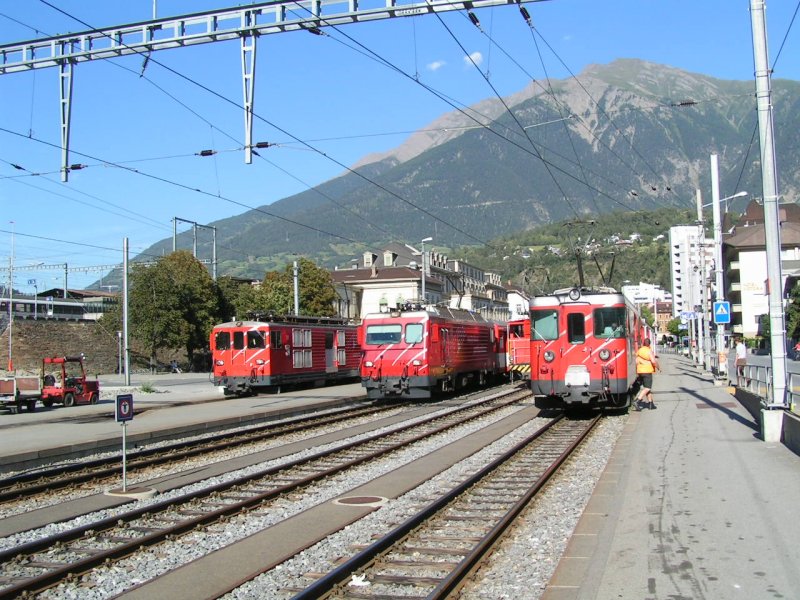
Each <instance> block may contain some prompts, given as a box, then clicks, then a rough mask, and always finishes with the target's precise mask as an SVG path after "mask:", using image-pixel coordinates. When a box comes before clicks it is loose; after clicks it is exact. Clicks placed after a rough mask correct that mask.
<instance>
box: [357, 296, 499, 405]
mask: <svg viewBox="0 0 800 600" xmlns="http://www.w3.org/2000/svg"><path fill="white" fill-rule="evenodd" d="M505 341H506V329H505V325H497V324H494V323H490V322H488V321H486V320H484V318H483V317H482V316H481V315H479V314H477V313H473V312H469V311H466V310H461V309H455V308H443V307H428V308H427V309H424V308H422V307H420V306H418V305H406V306H404V307H403V308H402V310H394V311H391V312H385V313H375V314H370V315H367V316H366V317H364V320H363V322H362V324H361V327H360V329H359V342H360V344H361V349H362V352H363V359H362V362H361V383H362V385H363V386H364V387H365V388H366V390H367V397H369V398H430V397H431V396H433V395H434V394H436V393H438V392H450V391H456V390H460V389H463V388H465V387H467V386H469V385H473V384H476V385H486V384H488V383H489V382H491V381H493V380H494V379H495V378H496V377H498V376H500V375H504V374H505V373H506V356H505V354H506V347H505Z"/></svg>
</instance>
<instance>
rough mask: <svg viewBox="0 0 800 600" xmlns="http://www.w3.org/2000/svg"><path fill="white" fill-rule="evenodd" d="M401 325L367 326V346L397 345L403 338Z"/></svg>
mask: <svg viewBox="0 0 800 600" xmlns="http://www.w3.org/2000/svg"><path fill="white" fill-rule="evenodd" d="M402 329H403V328H402V326H401V325H367V344H375V345H379V346H380V345H382V344H396V343H397V342H399V341H400V338H401V336H402Z"/></svg>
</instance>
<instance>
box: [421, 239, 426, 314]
mask: <svg viewBox="0 0 800 600" xmlns="http://www.w3.org/2000/svg"><path fill="white" fill-rule="evenodd" d="M422 304H423V306H424V305H425V240H422Z"/></svg>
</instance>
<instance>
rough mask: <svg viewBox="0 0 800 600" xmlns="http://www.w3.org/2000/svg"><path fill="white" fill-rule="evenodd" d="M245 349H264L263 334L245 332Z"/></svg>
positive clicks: (259, 332)
mask: <svg viewBox="0 0 800 600" xmlns="http://www.w3.org/2000/svg"><path fill="white" fill-rule="evenodd" d="M247 347H248V348H251V349H253V348H264V347H265V344H264V334H263V333H262V332H261V331H248V332H247Z"/></svg>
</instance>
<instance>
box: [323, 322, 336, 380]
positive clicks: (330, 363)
mask: <svg viewBox="0 0 800 600" xmlns="http://www.w3.org/2000/svg"><path fill="white" fill-rule="evenodd" d="M334 333H335V332H333V331H326V332H325V372H326V373H336V347H335V346H334V344H333V341H334Z"/></svg>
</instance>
